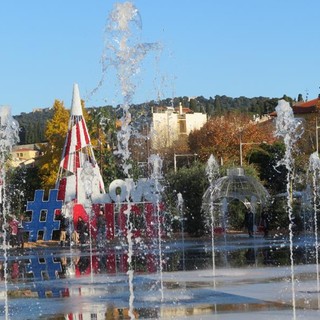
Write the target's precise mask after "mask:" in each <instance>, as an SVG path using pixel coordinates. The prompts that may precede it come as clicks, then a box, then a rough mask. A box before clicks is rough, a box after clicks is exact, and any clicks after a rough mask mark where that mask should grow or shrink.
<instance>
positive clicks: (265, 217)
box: [261, 208, 269, 238]
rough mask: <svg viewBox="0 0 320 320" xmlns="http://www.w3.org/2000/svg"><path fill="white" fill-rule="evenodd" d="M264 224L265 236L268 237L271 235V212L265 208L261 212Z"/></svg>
mask: <svg viewBox="0 0 320 320" xmlns="http://www.w3.org/2000/svg"><path fill="white" fill-rule="evenodd" d="M261 220H262V226H263V233H264V237H265V238H266V237H267V236H268V235H269V213H268V211H267V209H266V208H265V209H263V211H262V214H261Z"/></svg>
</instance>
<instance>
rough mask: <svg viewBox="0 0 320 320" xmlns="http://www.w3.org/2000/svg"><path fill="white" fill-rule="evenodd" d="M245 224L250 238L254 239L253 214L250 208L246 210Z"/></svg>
mask: <svg viewBox="0 0 320 320" xmlns="http://www.w3.org/2000/svg"><path fill="white" fill-rule="evenodd" d="M244 224H245V226H246V228H247V230H248V234H249V238H253V212H252V211H251V210H250V207H249V208H247V210H246V213H245V217H244Z"/></svg>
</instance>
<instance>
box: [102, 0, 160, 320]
mask: <svg viewBox="0 0 320 320" xmlns="http://www.w3.org/2000/svg"><path fill="white" fill-rule="evenodd" d="M141 28H142V23H141V17H140V14H139V11H138V9H137V8H136V7H135V6H134V4H133V3H131V2H124V3H116V4H115V5H114V8H113V10H112V11H111V13H110V15H109V16H108V20H107V25H106V39H105V47H104V51H103V54H102V59H101V61H102V79H101V81H100V83H99V86H101V85H102V83H103V81H104V77H105V75H106V74H107V73H108V72H109V71H110V68H114V69H115V71H116V74H117V78H118V81H119V84H120V91H121V95H122V98H123V103H122V105H121V111H122V117H121V119H120V121H121V130H119V131H118V133H117V141H118V145H117V151H115V154H116V155H119V156H120V159H121V161H122V168H123V172H124V174H125V175H126V176H127V177H128V178H131V169H132V165H131V163H130V156H131V152H130V150H129V140H130V137H131V134H132V128H131V125H130V123H131V113H130V110H129V109H130V105H131V104H132V101H133V97H134V94H135V91H136V86H137V85H136V82H135V81H136V79H137V75H138V74H139V71H140V64H141V62H142V61H143V59H144V57H145V56H146V55H147V53H148V52H150V51H151V50H159V49H160V46H159V44H156V43H141V42H139V38H140V37H139V35H140V32H141ZM130 190H131V184H130V183H128V185H127V199H126V201H127V204H128V205H127V209H126V211H125V214H126V217H127V219H126V220H127V221H126V225H127V232H126V239H127V243H128V267H129V270H128V276H129V291H130V301H129V305H130V309H129V316H130V318H131V319H134V317H135V316H134V314H133V303H134V292H133V273H134V270H133V268H132V255H133V237H132V227H133V226H132V222H131V221H130V216H131V201H130Z"/></svg>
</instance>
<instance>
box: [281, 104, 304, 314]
mask: <svg viewBox="0 0 320 320" xmlns="http://www.w3.org/2000/svg"><path fill="white" fill-rule="evenodd" d="M275 110H276V113H277V118H276V132H275V136H277V137H281V138H283V141H284V144H285V147H286V149H285V154H284V157H283V158H282V159H281V160H280V161H279V162H278V164H277V165H278V166H279V165H284V166H285V168H286V170H287V212H288V218H289V241H290V261H291V286H292V287H291V290H292V308H293V319H296V298H295V277H294V259H293V225H294V217H293V208H292V201H293V180H294V158H293V151H294V148H295V144H296V142H297V141H298V139H299V138H300V137H301V135H302V133H303V127H302V121H301V119H296V118H294V115H293V110H292V108H291V107H290V104H289V103H288V102H286V101H285V100H279V102H278V105H277V107H276V109H275Z"/></svg>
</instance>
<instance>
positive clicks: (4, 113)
mask: <svg viewBox="0 0 320 320" xmlns="http://www.w3.org/2000/svg"><path fill="white" fill-rule="evenodd" d="M18 141H19V125H18V122H17V121H15V120H14V119H13V118H12V116H11V110H10V108H9V107H8V106H1V107H0V205H1V207H2V219H3V220H2V230H1V231H2V234H3V244H2V246H3V249H4V264H3V269H4V282H5V318H6V319H9V318H8V317H9V307H8V248H9V241H8V235H7V224H8V221H7V217H8V216H9V214H10V207H9V202H8V201H7V196H6V187H7V185H6V163H7V161H8V160H9V155H10V152H11V150H12V147H13V146H14V145H15V144H16V143H17V142H18Z"/></svg>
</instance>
